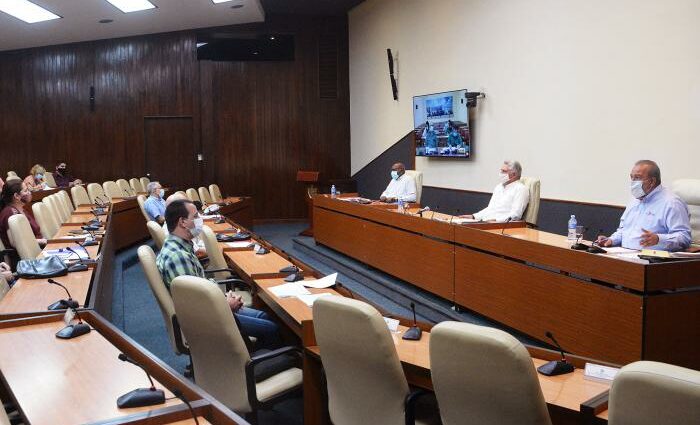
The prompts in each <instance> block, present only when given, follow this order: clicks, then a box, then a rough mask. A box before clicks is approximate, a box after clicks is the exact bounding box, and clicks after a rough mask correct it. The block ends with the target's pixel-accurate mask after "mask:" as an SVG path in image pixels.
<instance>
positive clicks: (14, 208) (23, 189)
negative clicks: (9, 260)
mask: <svg viewBox="0 0 700 425" xmlns="http://www.w3.org/2000/svg"><path fill="white" fill-rule="evenodd" d="M31 202H32V192H30V191H29V189H27V185H26V184H25V183H24V182H22V181H19V180H12V181H10V182H8V183H5V186H3V188H2V192H0V239H2V243H3V244H4V245H5V248H13V247H12V244H11V243H10V238H9V237H8V235H7V231H8V230H9V224H8V221H9V220H10V217H11V216H13V215H15V214H24V215H25V216H26V217H27V220H29V225H30V226H31V227H32V232H33V233H34V237H35V238H36V241H37V242H38V243H39V245H40V246H42V247H43V246H44V245H46V239H43V238H42V237H41V228H40V227H39V225H38V224H37V222H36V220H35V219H34V217H33V216H32V215H31V214H27V213H26V212H25V210H24V207H25V205H29V204H30V203H31Z"/></svg>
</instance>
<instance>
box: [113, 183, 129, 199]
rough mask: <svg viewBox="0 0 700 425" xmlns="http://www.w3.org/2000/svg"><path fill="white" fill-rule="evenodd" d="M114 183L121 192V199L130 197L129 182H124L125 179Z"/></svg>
mask: <svg viewBox="0 0 700 425" xmlns="http://www.w3.org/2000/svg"><path fill="white" fill-rule="evenodd" d="M116 183H117V186H119V189H121V190H122V197H124V198H126V197H129V196H131V186H129V182H128V181H126V179H117V181H116Z"/></svg>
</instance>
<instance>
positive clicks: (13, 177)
mask: <svg viewBox="0 0 700 425" xmlns="http://www.w3.org/2000/svg"><path fill="white" fill-rule="evenodd" d="M11 181H22V179H21V178H19V177H17V176H8V177H7V178H6V179H5V183H9V182H11Z"/></svg>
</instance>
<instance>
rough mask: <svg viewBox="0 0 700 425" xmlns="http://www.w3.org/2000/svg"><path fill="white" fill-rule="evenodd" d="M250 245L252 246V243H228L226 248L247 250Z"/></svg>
mask: <svg viewBox="0 0 700 425" xmlns="http://www.w3.org/2000/svg"><path fill="white" fill-rule="evenodd" d="M248 245H250V241H235V242H226V246H228V247H230V248H246V247H248Z"/></svg>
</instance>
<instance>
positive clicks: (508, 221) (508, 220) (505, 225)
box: [501, 217, 512, 236]
mask: <svg viewBox="0 0 700 425" xmlns="http://www.w3.org/2000/svg"><path fill="white" fill-rule="evenodd" d="M511 220H512V218H510V217H508V218H506V221H504V222H503V228H502V229H501V236H504V235H505V233H504V232H505V231H506V227H508V226H507V224H508V223H510V221H511ZM505 236H508V235H505Z"/></svg>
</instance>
